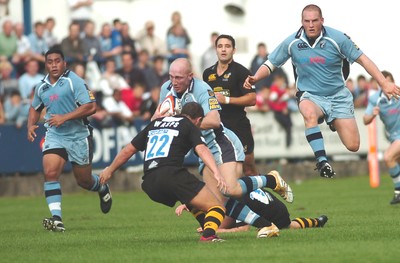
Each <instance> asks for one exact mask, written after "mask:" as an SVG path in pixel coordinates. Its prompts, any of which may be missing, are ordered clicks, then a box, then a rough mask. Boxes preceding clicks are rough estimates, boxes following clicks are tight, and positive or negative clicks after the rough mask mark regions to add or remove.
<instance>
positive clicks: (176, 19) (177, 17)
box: [167, 11, 191, 45]
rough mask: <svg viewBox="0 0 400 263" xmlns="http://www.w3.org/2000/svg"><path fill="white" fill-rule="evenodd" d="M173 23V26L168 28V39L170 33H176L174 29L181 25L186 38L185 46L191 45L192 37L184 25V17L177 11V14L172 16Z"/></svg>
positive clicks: (174, 13)
mask: <svg viewBox="0 0 400 263" xmlns="http://www.w3.org/2000/svg"><path fill="white" fill-rule="evenodd" d="M171 23H172V25H171V26H170V27H169V28H168V31H167V37H168V35H169V34H170V33H172V32H173V31H174V27H175V26H177V25H179V26H180V27H182V29H183V35H184V37H185V45H190V42H191V40H190V36H189V34H188V32H187V30H186V29H185V27H184V26H183V24H182V15H181V13H180V12H178V11H175V12H173V13H172V15H171Z"/></svg>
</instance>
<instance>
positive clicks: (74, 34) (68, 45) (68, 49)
mask: <svg viewBox="0 0 400 263" xmlns="http://www.w3.org/2000/svg"><path fill="white" fill-rule="evenodd" d="M61 50H62V52H63V53H64V56H65V61H66V62H67V64H73V63H86V59H85V56H84V54H85V49H84V44H83V40H82V39H81V38H80V37H79V24H78V23H77V22H73V23H71V24H70V25H69V34H68V36H67V37H65V38H64V39H63V40H62V41H61Z"/></svg>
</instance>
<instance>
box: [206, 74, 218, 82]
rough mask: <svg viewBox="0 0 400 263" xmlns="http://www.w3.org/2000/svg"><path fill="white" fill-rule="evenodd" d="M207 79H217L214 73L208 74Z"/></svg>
mask: <svg viewBox="0 0 400 263" xmlns="http://www.w3.org/2000/svg"><path fill="white" fill-rule="evenodd" d="M207 79H208V81H215V80H217V75H216V74H215V73H213V74H211V75H208V78H207Z"/></svg>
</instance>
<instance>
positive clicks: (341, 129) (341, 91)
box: [244, 5, 400, 178]
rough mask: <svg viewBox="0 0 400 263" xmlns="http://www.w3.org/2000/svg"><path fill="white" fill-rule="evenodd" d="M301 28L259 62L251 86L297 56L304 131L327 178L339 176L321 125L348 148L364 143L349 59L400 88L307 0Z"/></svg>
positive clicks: (394, 91)
mask: <svg viewBox="0 0 400 263" xmlns="http://www.w3.org/2000/svg"><path fill="white" fill-rule="evenodd" d="M301 24H302V27H301V28H300V29H299V30H298V31H297V32H296V33H293V34H292V35H290V36H289V37H288V38H286V39H285V40H284V41H283V42H282V43H281V44H280V45H279V46H278V47H277V48H276V49H275V50H274V51H273V52H271V54H270V55H269V56H268V60H267V61H265V63H264V64H263V65H262V66H260V68H259V69H258V71H257V72H256V74H255V75H254V76H249V77H248V78H247V79H246V82H245V84H244V85H245V87H247V88H250V87H251V85H254V84H255V83H256V82H257V81H259V80H260V79H263V78H265V77H267V76H269V75H270V74H271V72H272V71H273V70H274V69H275V68H277V67H281V66H282V65H283V64H285V63H286V61H288V60H289V58H290V59H291V60H292V64H293V68H294V74H295V80H296V88H297V91H298V92H297V94H296V96H297V99H298V105H299V110H300V113H301V114H302V115H303V118H304V124H305V128H306V130H305V135H306V138H307V141H308V143H309V144H310V146H311V148H312V150H313V152H314V155H315V158H316V159H317V169H318V170H319V172H320V175H321V176H322V177H327V178H331V177H333V176H334V175H335V172H334V170H333V168H332V166H331V165H330V164H329V163H328V159H327V155H326V152H325V145H324V140H323V136H322V133H321V130H320V128H319V126H318V125H319V124H321V123H322V122H323V121H324V119H325V121H326V122H327V124H328V125H329V127H330V128H331V130H332V131H337V132H338V135H339V138H340V140H341V141H342V143H343V144H344V145H345V146H346V148H347V149H348V150H349V151H352V152H356V151H358V149H359V147H360V134H359V132H358V127H357V123H356V120H355V118H354V104H353V96H352V95H351V93H350V91H349V90H348V89H347V88H346V86H345V79H346V78H347V76H348V74H349V63H353V62H357V63H358V64H360V65H361V66H363V67H364V69H365V70H366V71H367V72H368V73H369V74H370V75H371V76H372V77H373V78H374V79H376V81H377V82H378V83H379V85H380V86H381V87H382V90H383V92H385V93H386V94H387V95H388V96H390V97H391V96H395V98H398V97H399V95H400V88H399V87H398V86H396V85H395V84H394V83H392V82H389V81H387V80H386V79H385V77H384V76H383V75H382V73H381V72H380V70H379V69H378V67H377V66H376V65H375V63H374V62H373V61H372V60H370V59H369V58H368V57H367V56H366V55H365V54H364V53H363V52H362V51H361V50H360V49H359V48H358V47H357V46H356V45H355V44H354V43H353V42H352V41H351V40H350V37H348V36H347V35H346V34H344V33H342V32H340V31H338V30H336V29H333V28H330V27H326V26H324V25H323V24H324V18H323V16H322V11H321V9H320V8H319V7H318V6H316V5H307V6H306V7H305V8H304V9H303V11H302V16H301Z"/></svg>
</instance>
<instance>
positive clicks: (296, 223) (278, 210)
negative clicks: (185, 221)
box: [175, 189, 328, 233]
mask: <svg viewBox="0 0 400 263" xmlns="http://www.w3.org/2000/svg"><path fill="white" fill-rule="evenodd" d="M241 201H242V202H243V203H245V204H247V205H248V206H249V207H250V208H251V210H252V211H254V212H256V213H257V214H259V215H260V216H262V217H263V218H264V219H266V220H268V221H270V222H271V223H273V224H274V225H276V226H277V227H278V228H279V229H285V228H290V229H299V228H310V227H324V225H325V224H326V222H327V221H328V217H327V216H325V215H321V216H319V217H317V218H311V217H296V218H294V219H292V220H291V219H290V214H289V211H288V209H287V207H286V205H285V204H284V203H283V202H282V201H281V200H279V199H278V198H277V197H276V196H275V195H273V194H272V193H271V192H269V191H267V190H262V189H256V190H254V191H253V192H250V193H249V194H246V195H244V196H243V197H242V198H241ZM185 210H187V208H186V207H185V205H180V206H178V207H177V208H176V209H175V213H176V215H178V216H180V215H181V214H182V212H183V211H185ZM249 229H250V225H248V224H245V223H243V222H240V221H236V220H235V219H234V218H232V217H229V216H226V217H225V220H224V222H223V223H222V224H221V226H220V227H219V228H218V233H221V232H241V231H248V230H249ZM197 231H198V232H202V229H201V228H198V229H197Z"/></svg>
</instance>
